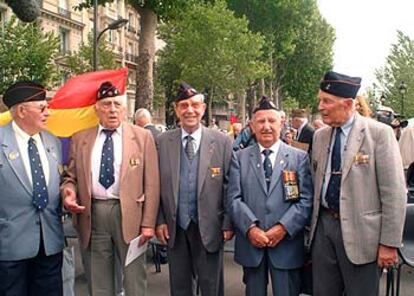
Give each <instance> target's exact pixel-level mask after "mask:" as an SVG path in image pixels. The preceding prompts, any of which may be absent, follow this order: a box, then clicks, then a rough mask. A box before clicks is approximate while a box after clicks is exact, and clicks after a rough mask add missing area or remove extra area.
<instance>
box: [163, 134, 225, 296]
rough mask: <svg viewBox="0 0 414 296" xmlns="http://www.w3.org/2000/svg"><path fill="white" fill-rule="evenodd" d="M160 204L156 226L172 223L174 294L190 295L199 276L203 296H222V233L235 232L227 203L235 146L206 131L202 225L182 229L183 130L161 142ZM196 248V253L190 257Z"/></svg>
mask: <svg viewBox="0 0 414 296" xmlns="http://www.w3.org/2000/svg"><path fill="white" fill-rule="evenodd" d="M157 146H158V154H159V163H160V176H161V182H160V184H161V204H160V211H159V215H158V221H157V225H160V224H167V225H168V231H169V235H170V238H169V241H168V247H169V254H168V255H169V261H170V262H169V263H170V283H171V294H172V295H191V294H192V289H193V287H192V281H190V280H189V279H188V273H190V276H191V273H193V274H195V275H197V276H198V280H199V283H200V289H201V293H202V295H220V294H221V293H222V288H223V287H222V286H221V287H219V284H220V282H222V280H223V279H222V247H223V230H230V229H231V223H230V213H229V212H228V208H229V206H230V205H229V204H228V202H227V200H226V189H227V183H228V177H227V175H228V171H229V165H230V160H231V153H232V144H231V140H230V138H229V137H228V136H226V135H225V134H222V133H220V132H217V131H214V130H210V129H207V128H205V127H202V136H201V142H200V148H199V164H198V175H197V212H198V221H197V223H191V224H190V227H189V228H188V229H187V230H183V229H182V228H181V227H179V226H178V225H177V210H178V195H179V190H180V188H179V184H180V180H179V177H180V159H181V157H183V156H182V155H181V151H182V142H181V129H175V130H172V131H168V132H165V133H163V134H161V135H160V136H159V137H158V138H157ZM190 249H191V252H190Z"/></svg>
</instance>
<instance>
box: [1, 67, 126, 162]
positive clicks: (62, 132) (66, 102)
mask: <svg viewBox="0 0 414 296" xmlns="http://www.w3.org/2000/svg"><path fill="white" fill-rule="evenodd" d="M127 77H128V68H122V69H118V70H102V71H96V72H88V73H84V74H81V75H78V76H74V77H72V78H71V79H69V80H68V81H67V82H66V83H65V84H64V85H63V86H62V87H61V88H60V89H59V90H58V91H57V92H56V94H55V96H54V97H53V98H52V99H51V100H50V101H49V118H48V120H47V129H48V130H49V131H50V132H51V133H52V134H54V135H55V136H57V137H59V138H60V139H61V141H62V145H63V158H64V162H65V163H66V161H67V156H68V149H69V144H70V137H71V136H72V135H73V134H74V133H76V132H78V131H81V130H83V129H86V128H90V127H93V126H96V125H97V124H98V118H97V116H96V113H95V110H94V105H95V103H96V95H97V92H98V89H99V87H100V86H101V84H102V83H103V82H105V81H110V82H111V83H112V84H113V85H114V86H116V87H117V88H118V90H119V91H120V92H121V94H125V89H126V81H127ZM11 120H12V118H11V116H10V113H9V112H4V113H1V114H0V125H6V124H7V123H9V122H10V121H11Z"/></svg>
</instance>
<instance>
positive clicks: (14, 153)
mask: <svg viewBox="0 0 414 296" xmlns="http://www.w3.org/2000/svg"><path fill="white" fill-rule="evenodd" d="M8 157H9V159H10V160H15V159H17V158H18V157H19V152H17V151H12V152H10V153H9V155H8Z"/></svg>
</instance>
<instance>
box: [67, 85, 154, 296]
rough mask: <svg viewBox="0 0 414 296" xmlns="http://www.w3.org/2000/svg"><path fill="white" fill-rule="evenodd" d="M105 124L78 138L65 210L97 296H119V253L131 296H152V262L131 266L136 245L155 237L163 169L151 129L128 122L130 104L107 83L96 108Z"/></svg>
mask: <svg viewBox="0 0 414 296" xmlns="http://www.w3.org/2000/svg"><path fill="white" fill-rule="evenodd" d="M95 110H96V114H97V116H98V119H99V125H98V126H96V127H93V128H90V129H86V130H83V131H80V132H78V133H76V134H75V135H73V137H72V142H71V148H70V157H69V165H68V169H67V171H66V173H65V176H64V180H63V183H62V185H61V193H62V196H63V201H64V206H65V208H66V209H68V210H69V211H70V212H71V213H72V214H73V215H74V216H73V219H74V221H75V222H76V223H75V227H76V229H77V231H78V235H79V240H80V244H81V248H83V250H85V254H86V257H87V258H90V259H89V260H87V261H90V262H89V264H90V273H91V274H90V279H91V283H90V284H91V292H92V296H94V295H99V296H104V295H108V296H113V295H115V281H114V279H115V276H114V270H115V268H114V266H115V265H114V264H115V263H114V254H116V256H118V257H119V258H120V259H121V266H122V274H123V288H124V290H125V294H126V295H145V294H146V278H147V271H146V262H145V261H146V259H145V254H143V255H141V256H140V257H138V258H137V259H135V260H134V261H133V262H131V263H130V264H129V265H128V266H126V267H125V259H126V255H127V251H128V247H129V245H130V242H131V241H132V240H133V239H135V238H137V237H138V236H139V235H140V236H141V237H140V241H139V245H142V244H144V243H145V242H146V241H148V240H149V239H151V238H152V237H153V236H154V231H155V230H154V228H155V222H156V217H157V213H158V205H159V170H158V157H157V151H156V148H155V143H154V139H153V137H152V135H151V133H150V132H149V131H148V130H145V129H142V128H139V127H137V126H134V125H132V124H129V123H126V122H122V120H123V118H124V113H125V103H124V100H123V97H122V96H121V95H120V92H119V90H118V89H117V88H116V87H115V86H114V85H113V84H112V83H111V82H109V81H108V82H104V83H102V85H101V86H100V88H99V90H98V91H97V101H96V104H95Z"/></svg>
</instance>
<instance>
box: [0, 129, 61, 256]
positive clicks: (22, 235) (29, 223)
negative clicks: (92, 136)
mask: <svg viewBox="0 0 414 296" xmlns="http://www.w3.org/2000/svg"><path fill="white" fill-rule="evenodd" d="M41 138H42V142H43V145H44V147H45V149H46V155H47V158H48V161H49V170H50V177H49V184H48V193H49V204H48V205H47V207H46V209H44V210H43V211H40V212H39V211H37V210H36V209H35V208H34V207H33V205H32V191H33V189H32V185H31V182H30V181H29V177H28V176H27V173H26V170H25V168H24V165H23V161H22V158H21V154H22V153H27V151H19V148H18V146H17V141H16V137H15V135H14V131H13V129H12V125H11V123H10V124H8V125H6V126H4V127H0V184H1V190H0V260H22V259H27V258H32V257H34V256H36V255H37V253H38V251H39V245H40V227H39V225H41V227H42V234H43V239H44V246H45V251H46V255H53V254H56V253H58V252H60V251H62V249H63V246H64V241H63V228H62V223H61V200H60V194H59V182H60V174H59V167H61V146H60V142H59V140H58V139H57V138H56V137H54V136H52V135H51V134H49V133H47V132H41Z"/></svg>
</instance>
